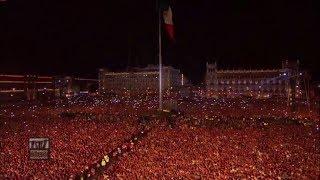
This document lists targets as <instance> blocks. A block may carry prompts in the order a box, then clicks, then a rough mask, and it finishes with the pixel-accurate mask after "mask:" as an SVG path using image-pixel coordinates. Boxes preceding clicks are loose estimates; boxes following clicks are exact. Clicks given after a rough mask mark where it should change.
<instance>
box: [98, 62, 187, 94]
mask: <svg viewBox="0 0 320 180" xmlns="http://www.w3.org/2000/svg"><path fill="white" fill-rule="evenodd" d="M158 78H159V69H158V66H152V65H149V66H147V67H146V68H133V69H132V70H130V71H127V72H110V71H108V70H106V69H100V71H99V91H100V93H101V94H123V93H124V94H137V93H139V94H145V93H156V92H157V91H158V89H159V79H158ZM185 81H186V79H185V77H184V76H183V75H182V74H181V73H180V70H178V69H174V68H173V67H171V66H164V67H163V73H162V84H163V89H164V90H165V91H166V90H171V89H172V90H174V89H177V88H179V87H181V86H182V84H184V83H185Z"/></svg>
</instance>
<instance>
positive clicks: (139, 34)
mask: <svg viewBox="0 0 320 180" xmlns="http://www.w3.org/2000/svg"><path fill="white" fill-rule="evenodd" d="M316 2H317V1H309V0H301V1H293V0H288V1H286V0H266V1H262V0H259V1H257V0H236V1H227V0H219V1H216V0H193V1H184V0H175V1H174V3H173V5H174V8H173V10H174V22H175V25H176V43H175V44H170V43H169V42H168V40H167V39H166V36H165V34H164V35H163V36H164V47H163V51H164V62H165V64H166V65H173V66H175V67H177V68H180V69H181V70H182V71H183V72H184V73H185V74H186V75H187V76H189V78H190V79H191V80H193V81H194V82H200V81H201V80H202V79H203V77H204V72H205V62H206V61H207V60H211V61H212V60H213V59H217V60H218V65H219V66H220V67H221V68H231V69H233V68H234V69H238V68H247V69H249V68H264V67H265V68H277V67H280V65H281V59H282V58H285V57H288V58H289V59H292V60H296V59H297V58H299V59H300V61H301V64H302V66H303V67H305V68H308V69H310V71H311V72H312V73H313V77H314V78H315V79H319V73H320V72H319V70H318V69H319V67H320V66H319V64H320V63H319V62H318V61H319V59H320V55H319V50H320V45H319V42H320V35H319V33H320V26H319V22H320V18H319V8H318V7H319V6H318V5H319V3H318V4H315V3H316ZM0 4H1V5H0V6H1V7H0V33H1V36H0V58H1V59H0V64H1V65H0V71H1V72H8V73H25V72H29V73H39V74H49V75H50V74H52V75H57V74H70V75H81V76H87V77H95V76H96V75H97V70H98V68H101V67H107V68H110V69H112V70H119V69H123V68H125V67H126V66H127V65H128V64H129V65H131V66H139V65H140V66H144V65H147V64H156V63H157V12H156V3H155V1H152V0H137V1H132V0H130V1H129V0H127V1H126V0H104V1H79V0H77V1H73V0H64V1H57V0H54V1H53V0H19V1H16V0H7V2H6V3H3V2H0ZM129 49H131V50H130V52H131V53H128V52H129ZM128 54H131V55H130V56H128ZM128 57H130V58H128ZM128 59H130V60H128Z"/></svg>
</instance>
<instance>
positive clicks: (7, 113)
mask: <svg viewBox="0 0 320 180" xmlns="http://www.w3.org/2000/svg"><path fill="white" fill-rule="evenodd" d="M166 98H170V97H166ZM175 99H177V101H178V102H177V104H178V109H179V111H178V113H174V114H169V115H159V113H155V110H156V109H157V107H158V106H157V97H143V98H141V97H140V98H120V97H112V98H102V97H78V98H74V99H69V100H66V101H54V102H51V103H48V104H43V103H32V104H30V103H29V104H26V103H20V104H19V103H14V104H10V105H2V106H1V107H0V118H1V119H0V162H1V164H2V165H1V166H0V179H2V177H4V178H9V179H21V178H30V179H68V178H70V179H74V178H77V177H86V178H87V176H86V175H87V174H85V173H86V170H88V169H90V167H91V165H92V164H94V163H96V162H100V160H101V157H104V156H105V155H106V154H110V152H113V151H114V150H115V149H116V150H117V148H118V147H120V148H121V147H123V144H124V143H125V142H127V141H128V140H130V139H131V138H132V135H134V134H136V133H139V132H141V130H142V129H146V128H147V129H148V133H147V135H145V136H144V137H143V138H142V139H141V140H139V141H138V142H135V143H132V146H130V149H129V150H126V151H125V153H123V154H121V156H120V157H117V158H116V160H115V161H113V162H112V164H110V165H106V164H103V165H102V164H97V166H99V167H100V166H105V168H104V169H103V170H102V171H101V172H99V173H100V174H96V177H98V178H100V179H169V178H175V179H176V178H187V179H212V178H215V179H228V178H271V179H274V178H284V179H285V178H294V179H316V178H317V177H319V175H320V164H319V162H320V142H319V139H320V133H319V132H320V131H319V116H318V115H317V114H316V113H315V112H311V111H307V110H305V109H302V108H301V109H300V110H299V111H298V112H296V113H292V112H290V109H289V108H288V107H287V106H286V103H285V102H283V101H281V100H271V99H268V100H254V99H248V98H238V99H206V98H201V97H193V98H189V99H184V98H175ZM155 114H157V115H155ZM142 116H146V117H149V118H147V119H148V120H147V121H143V122H141V121H140V120H141V117H142ZM168 119H170V121H168ZM32 137H48V138H49V139H50V158H49V159H48V160H31V159H30V158H29V149H28V141H29V138H32ZM126 147H127V146H126ZM118 149H119V148H118ZM104 163H105V162H104ZM91 174H92V173H91ZM79 175H80V176H79Z"/></svg>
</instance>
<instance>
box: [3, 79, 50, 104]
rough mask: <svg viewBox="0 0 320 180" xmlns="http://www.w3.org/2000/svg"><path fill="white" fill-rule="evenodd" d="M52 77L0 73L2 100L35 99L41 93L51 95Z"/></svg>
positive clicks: (41, 94)
mask: <svg viewBox="0 0 320 180" xmlns="http://www.w3.org/2000/svg"><path fill="white" fill-rule="evenodd" d="M53 91H54V87H53V78H52V77H48V76H37V75H8V74H4V75H0V97H1V99H2V100H10V99H25V100H35V99H38V97H41V96H43V95H46V96H47V95H52V94H53Z"/></svg>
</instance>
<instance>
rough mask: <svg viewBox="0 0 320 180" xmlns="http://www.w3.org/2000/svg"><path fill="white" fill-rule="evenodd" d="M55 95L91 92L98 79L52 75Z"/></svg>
mask: <svg viewBox="0 0 320 180" xmlns="http://www.w3.org/2000/svg"><path fill="white" fill-rule="evenodd" d="M54 85H55V87H56V91H55V96H56V97H72V96H76V95H79V94H88V93H93V92H95V91H96V90H97V86H98V80H97V79H88V78H74V77H71V76H65V77H59V76H56V77H54Z"/></svg>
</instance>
